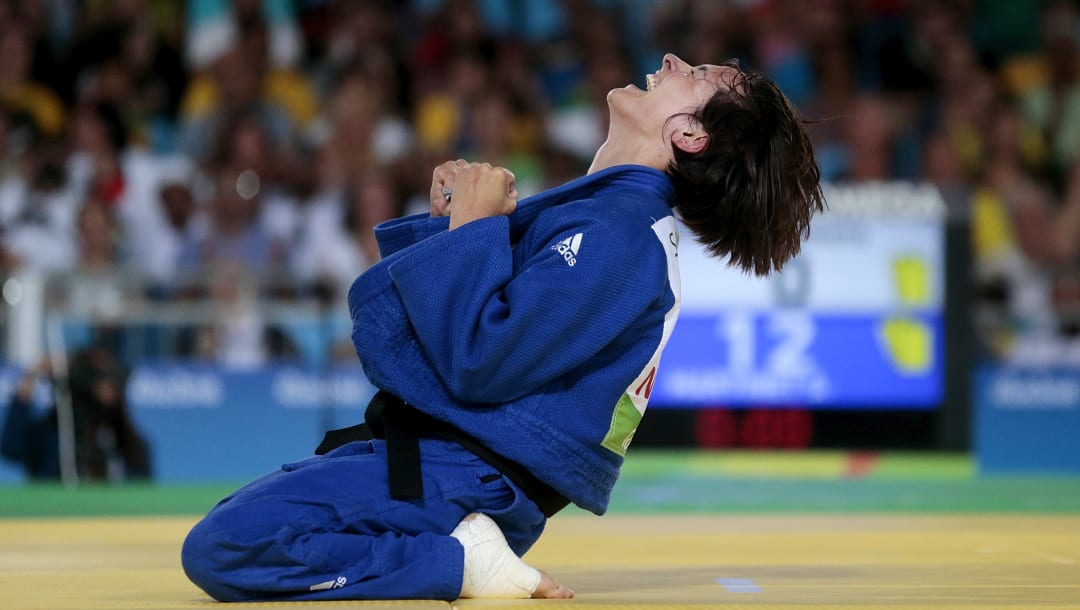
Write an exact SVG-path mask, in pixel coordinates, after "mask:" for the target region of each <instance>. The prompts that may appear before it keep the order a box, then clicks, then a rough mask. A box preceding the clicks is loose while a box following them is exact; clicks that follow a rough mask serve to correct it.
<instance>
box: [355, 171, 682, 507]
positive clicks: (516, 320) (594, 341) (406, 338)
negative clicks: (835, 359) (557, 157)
mask: <svg viewBox="0 0 1080 610" xmlns="http://www.w3.org/2000/svg"><path fill="white" fill-rule="evenodd" d="M672 197H673V187H672V185H671V182H670V180H669V179H668V178H667V176H666V175H665V174H664V173H663V172H660V171H657V170H654V169H651V168H647V167H643V166H631V165H623V166H616V167H612V168H608V169H605V170H602V171H600V172H596V173H594V174H591V175H588V176H585V177H583V178H579V179H576V180H573V181H571V182H569V183H567V184H565V185H563V186H560V187H558V188H555V189H552V190H549V191H545V192H543V193H540V194H538V195H535V196H533V197H529V198H526V199H523V200H522V201H520V202H519V204H518V206H517V209H516V210H515V212H514V213H513V214H511V215H510V216H496V217H490V218H484V219H480V220H475V221H473V222H470V223H467V224H465V225H462V226H461V227H458V228H456V229H455V230H453V231H449V230H448V227H449V219H448V218H447V217H434V218H433V217H430V216H428V215H427V214H421V215H414V216H408V217H404V218H399V219H395V220H392V221H388V222H386V223H383V224H381V225H379V226H378V227H377V228H376V229H375V235H376V239H377V240H378V243H379V247H380V251H381V253H382V256H383V259H382V260H381V261H380V262H379V263H377V264H375V265H374V266H372V267H371V268H370V269H369V270H368V271H366V272H365V273H364V274H362V275H361V276H360V277H359V278H358V279H357V280H356V281H355V282H354V284H353V286H352V287H351V289H350V291H349V297H348V301H349V311H350V315H351V316H352V321H353V331H352V339H353V343H354V345H355V347H356V351H357V354H358V355H359V358H360V361H361V364H362V365H363V367H364V372H365V374H366V375H367V376H368V378H369V380H370V381H371V382H372V383H373V384H374V385H375V386H376V387H378V388H380V389H382V390H386V391H388V392H392V393H393V394H395V395H397V396H398V397H400V398H401V399H403V400H404V401H405V402H407V403H409V404H410V405H412V406H413V407H415V408H416V409H418V410H420V411H422V412H424V413H426V414H428V415H430V416H432V417H434V418H436V419H437V420H440V421H442V422H445V423H449V424H451V425H453V426H455V427H457V428H458V429H460V430H461V431H463V432H465V433H466V434H468V435H470V436H472V437H473V438H475V439H477V440H478V441H480V442H481V443H483V444H484V445H485V446H487V447H488V448H490V449H491V450H492V451H494V452H496V453H498V454H499V455H501V456H502V457H505V458H507V459H509V460H512V461H514V462H517V463H518V464H521V465H522V466H524V467H526V468H528V469H529V470H530V471H531V472H532V474H533V475H534V476H536V477H537V478H538V479H540V480H541V481H543V482H544V483H546V484H548V485H550V486H551V487H552V488H554V489H555V490H556V491H558V492H559V493H561V494H562V495H564V496H565V497H566V498H568V499H569V500H570V501H572V502H573V503H575V504H577V505H578V506H580V507H582V508H584V509H586V510H589V511H591V512H593V513H596V514H603V513H604V512H606V510H607V506H608V502H609V499H610V496H611V491H612V488H613V486H614V484H615V481H616V479H617V478H618V475H619V469H620V467H621V465H622V462H623V458H624V457H625V454H626V450H627V448H628V446H629V444H630V441H631V439H632V437H633V434H634V431H635V430H636V429H637V426H638V423H639V422H640V421H641V418H642V415H643V414H644V412H645V408H646V406H647V403H648V400H649V396H650V394H651V392H652V389H653V385H654V382H655V378H656V370H657V366H658V364H659V361H660V355H661V352H662V350H663V347H664V345H665V343H666V342H667V339H668V337H669V336H670V334H671V331H672V329H673V327H674V324H675V319H676V317H677V315H678V310H679V302H680V296H679V295H680V285H679V272H678V264H677V263H678V245H679V233H678V226H677V223H676V221H675V218H674V217H673V216H672V211H671V207H670V203H671V200H672Z"/></svg>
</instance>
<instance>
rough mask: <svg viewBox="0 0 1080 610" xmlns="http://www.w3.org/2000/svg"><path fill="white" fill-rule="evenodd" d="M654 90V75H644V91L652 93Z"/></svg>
mask: <svg viewBox="0 0 1080 610" xmlns="http://www.w3.org/2000/svg"><path fill="white" fill-rule="evenodd" d="M655 88H656V73H655V72H654V73H652V74H646V75H645V90H646V91H652V90H653V89H655Z"/></svg>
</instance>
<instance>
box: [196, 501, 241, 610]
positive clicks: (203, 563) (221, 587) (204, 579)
mask: <svg viewBox="0 0 1080 610" xmlns="http://www.w3.org/2000/svg"><path fill="white" fill-rule="evenodd" d="M236 552H237V548H236V545H235V544H234V542H233V541H230V540H228V538H227V537H226V535H225V533H224V532H222V531H221V530H220V529H218V528H216V527H214V524H213V522H212V521H211V520H210V519H204V520H203V521H200V522H199V523H198V524H196V525H195V527H194V528H192V529H191V531H190V532H188V535H187V538H185V539H184V545H183V547H182V549H181V551H180V562H181V564H182V565H183V567H184V573H185V574H187V577H188V578H189V579H190V580H191V582H193V583H195V584H196V585H198V586H199V588H200V589H202V590H203V591H205V592H206V593H207V594H208V595H209V596H210V597H213V598H214V599H216V600H218V601H223V602H224V601H244V600H246V599H249V596H246V595H244V593H243V590H242V589H241V588H239V587H238V585H239V583H237V582H234V580H235V573H236V572H235V570H234V569H233V568H232V567H231V564H232V563H233V561H231V560H230V557H235V554H236Z"/></svg>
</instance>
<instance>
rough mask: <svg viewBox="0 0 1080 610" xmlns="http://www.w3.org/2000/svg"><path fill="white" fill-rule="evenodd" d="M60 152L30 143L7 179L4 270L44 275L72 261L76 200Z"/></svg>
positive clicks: (76, 209) (3, 242) (76, 197)
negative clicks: (21, 160) (30, 145)
mask: <svg viewBox="0 0 1080 610" xmlns="http://www.w3.org/2000/svg"><path fill="white" fill-rule="evenodd" d="M65 153H66V150H65V149H64V148H63V147H61V146H60V145H56V144H42V143H35V144H34V145H33V146H32V148H31V149H30V150H29V151H28V152H27V154H26V158H25V159H23V162H22V163H20V166H21V167H20V168H19V170H20V171H17V172H14V173H13V174H12V175H9V176H8V179H7V181H6V182H7V183H6V184H5V188H4V189H3V190H4V191H5V199H6V200H5V201H4V202H3V203H2V204H0V208H2V209H3V211H4V217H5V218H4V225H3V233H2V240H3V241H2V248H3V252H4V255H3V257H2V259H3V260H4V262H5V263H6V265H7V267H8V269H9V270H16V269H21V270H25V271H31V272H39V273H50V272H60V271H65V270H67V269H70V268H71V266H72V265H73V264H74V257H75V247H74V243H75V219H76V217H77V215H78V211H79V205H80V203H81V201H82V200H81V197H80V195H79V193H78V192H76V190H75V189H73V188H71V184H70V181H69V180H68V175H67V170H66V169H65V167H64V161H65Z"/></svg>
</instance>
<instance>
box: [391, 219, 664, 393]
mask: <svg viewBox="0 0 1080 610" xmlns="http://www.w3.org/2000/svg"><path fill="white" fill-rule="evenodd" d="M625 228H626V227H624V230H622V231H621V232H620V230H619V229H618V228H617V227H613V226H611V224H610V223H607V222H605V223H599V222H597V221H591V222H583V223H580V224H577V225H570V226H560V227H559V228H558V229H557V230H556V229H552V230H550V231H548V232H547V233H545V238H543V239H546V240H547V241H546V243H536V244H528V245H526V244H521V245H519V248H526V247H527V248H528V250H527V252H529V254H528V255H527V257H526V258H524V259H523V260H519V261H518V270H517V272H515V270H514V260H513V256H514V255H513V251H512V249H511V246H510V240H509V234H508V231H509V222H508V220H507V218H506V217H492V218H486V219H482V220H477V221H474V222H471V223H468V224H466V225H464V226H462V227H460V228H458V229H456V230H454V231H450V232H446V233H443V234H441V235H438V236H435V237H434V238H431V239H428V240H427V241H425V242H424V243H422V244H420V245H419V246H418V247H416V248H414V249H412V250H410V251H408V252H405V253H403V256H402V257H401V258H400V259H399V260H397V261H395V263H394V264H393V265H391V266H390V268H389V273H390V277H391V279H392V281H393V283H394V285H395V287H396V289H397V291H398V293H399V294H400V296H401V299H402V301H403V303H404V305H405V310H406V314H407V315H408V318H409V322H410V323H411V324H412V326H413V328H414V330H415V332H416V334H417V336H418V338H419V341H420V343H421V345H422V347H423V349H424V351H425V353H426V354H427V356H428V357H429V359H430V360H431V362H432V363H433V366H434V367H435V369H436V372H437V373H438V375H439V376H440V378H441V379H442V381H443V382H444V384H445V385H446V387H447V390H448V391H449V392H450V393H451V394H452V395H453V396H455V397H456V398H458V399H460V400H464V401H468V402H477V403H499V402H505V401H508V400H513V399H516V398H520V397H521V396H524V395H526V394H529V393H531V392H533V391H535V390H536V389H537V388H539V387H541V386H543V385H544V384H546V383H549V382H551V381H553V380H555V379H558V378H560V377H561V376H563V375H565V374H566V373H567V372H569V371H572V370H573V369H575V368H576V367H578V366H580V365H581V364H582V363H584V362H585V361H587V360H588V359H589V358H590V357H592V356H594V355H595V354H596V353H597V352H598V351H600V349H601V348H603V347H604V346H605V345H607V344H608V343H610V342H611V341H612V340H613V339H615V338H616V337H618V336H619V335H620V334H621V333H622V332H623V331H625V330H626V329H627V328H628V327H629V326H630V325H631V324H633V323H634V322H635V321H636V320H637V319H638V318H640V317H641V315H642V314H643V312H645V311H647V310H648V309H649V308H650V307H656V306H657V302H658V299H659V298H660V297H661V296H662V295H663V294H664V293H665V291H666V290H667V281H666V280H667V265H666V257H665V255H664V253H663V247H662V246H661V245H660V244H659V242H657V241H656V239H655V238H654V237H653V235H652V234H651V232H649V231H645V233H648V235H644V236H643V235H642V232H641V231H640V227H638V228H637V232H636V233H635V232H633V231H630V232H628V231H626V230H625ZM579 234H580V238H578V247H577V251H576V252H575V253H573V254H572V257H573V258H574V264H573V265H571V264H570V262H569V260H568V259H567V258H566V257H565V256H564V254H563V253H560V252H559V251H558V250H556V249H555V247H556V246H557V245H558V244H559V242H560V241H562V240H565V239H567V238H571V239H573V238H574V237H575V236H576V235H579ZM643 237H644V238H645V239H643ZM543 239H541V241H543Z"/></svg>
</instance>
